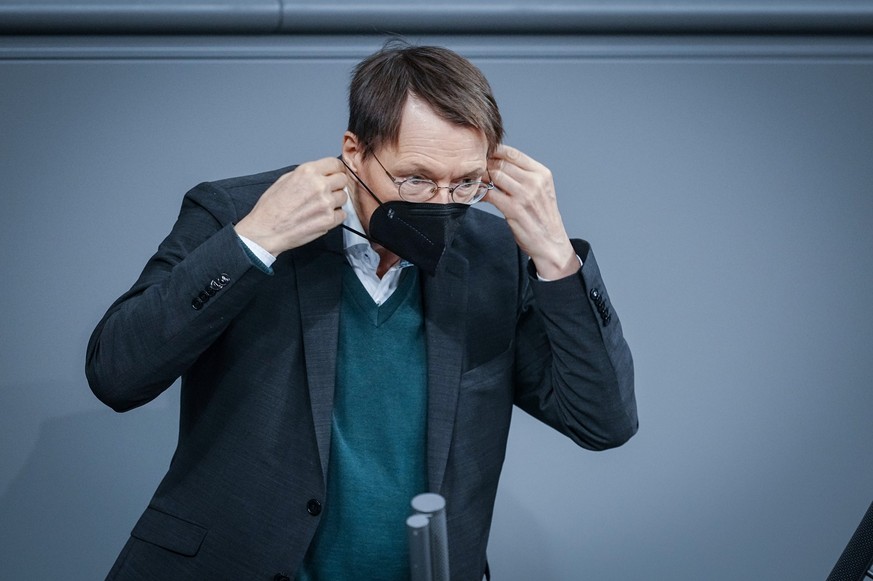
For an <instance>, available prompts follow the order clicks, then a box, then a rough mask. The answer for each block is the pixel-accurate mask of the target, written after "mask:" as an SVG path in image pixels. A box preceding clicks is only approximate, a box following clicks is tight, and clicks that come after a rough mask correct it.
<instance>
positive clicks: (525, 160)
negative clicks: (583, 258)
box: [484, 145, 579, 280]
mask: <svg viewBox="0 0 873 581" xmlns="http://www.w3.org/2000/svg"><path fill="white" fill-rule="evenodd" d="M489 170H490V172H491V179H492V180H494V185H495V186H496V188H495V189H493V190H491V191H489V192H488V195H487V196H485V198H484V199H485V201H487V202H490V203H492V204H493V205H494V207H496V208H497V209H498V210H500V211H501V212H502V213H503V216H504V217H505V218H506V222H507V223H508V224H509V228H510V229H511V230H512V234H513V236H515V241H516V242H517V243H518V246H519V247H520V248H521V250H522V251H523V252H524V253H525V254H527V255H528V256H530V257H531V260H533V262H534V265H535V266H536V268H537V273H538V274H539V275H540V276H541V277H543V278H545V279H549V280H556V279H559V278H563V277H565V276H569V275H571V274H573V273H574V272H576V271H578V270H579V259H578V258H577V257H576V252H575V251H574V250H573V246H572V245H571V244H570V238H569V237H568V236H567V231H566V230H565V229H564V222H563V220H562V219H561V214H560V212H559V211H558V200H557V197H556V195H555V182H554V180H553V179H552V172H551V171H549V168H547V167H546V166H544V165H542V164H541V163H539V162H537V161H536V160H534V159H532V158H530V157H528V156H527V155H525V154H524V153H522V152H521V151H519V150H517V149H515V148H514V147H510V146H508V145H499V146H498V147H497V149H496V150H495V151H494V153H493V154H492V155H491V158H490V159H489Z"/></svg>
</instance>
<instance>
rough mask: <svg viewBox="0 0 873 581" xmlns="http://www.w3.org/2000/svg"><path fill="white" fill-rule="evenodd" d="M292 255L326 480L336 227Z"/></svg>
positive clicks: (337, 268)
mask: <svg viewBox="0 0 873 581" xmlns="http://www.w3.org/2000/svg"><path fill="white" fill-rule="evenodd" d="M293 257H294V263H295V265H296V270H297V295H298V299H299V301H300V313H301V323H302V325H303V352H304V355H305V357H306V377H307V381H308V384H309V399H310V404H311V406H312V419H313V422H314V424H315V439H316V442H317V444H318V453H319V457H320V459H321V470H322V475H323V476H324V478H325V482H326V481H327V466H328V460H329V456H330V431H331V414H332V412H333V395H334V386H335V383H336V350H337V337H338V333H339V313H340V302H341V300H342V276H343V264H344V261H345V258H344V255H343V251H342V229H341V228H335V229H334V230H331V231H330V232H328V233H327V235H325V236H323V237H322V238H319V239H318V240H315V241H313V242H311V243H310V244H307V245H306V246H303V247H301V248H299V249H297V250H296V251H294V252H293Z"/></svg>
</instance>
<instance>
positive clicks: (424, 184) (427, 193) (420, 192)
mask: <svg viewBox="0 0 873 581" xmlns="http://www.w3.org/2000/svg"><path fill="white" fill-rule="evenodd" d="M373 159H375V160H376V163H378V164H379V167H381V168H382V171H384V172H385V175H387V176H388V177H389V178H390V179H391V181H392V182H394V185H395V186H397V193H398V194H399V195H400V197H401V199H403V200H406V201H407V202H427V201H429V200H432V199H433V198H434V196H436V194H437V191H438V190H449V198H451V200H452V201H453V202H456V203H458V204H468V205H472V204H475V203H476V202H478V201H480V200H481V199H482V198H484V197H485V194H487V193H488V191H489V190H493V189H494V182H493V181H489V182H488V183H485V182H482V181H478V180H475V181H474V180H465V181H463V182H461V183H459V184H456V185H454V186H438V185H436V183H435V182H434V181H433V180H428V179H424V178H416V177H412V178H406V179H405V180H401V179H397V178H395V177H394V176H393V175H391V172H389V171H388V170H387V169H385V166H384V165H382V162H381V161H379V158H378V157H376V154H373Z"/></svg>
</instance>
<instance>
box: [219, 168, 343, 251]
mask: <svg viewBox="0 0 873 581" xmlns="http://www.w3.org/2000/svg"><path fill="white" fill-rule="evenodd" d="M348 182H349V180H348V176H347V175H346V172H345V166H343V163H342V162H341V161H340V160H339V159H337V158H335V157H326V158H324V159H320V160H318V161H311V162H308V163H303V164H300V165H299V166H297V169H295V170H294V171H292V172H288V173H286V174H284V175H283V176H282V177H280V178H279V179H278V180H276V182H275V183H274V184H273V185H272V186H270V187H269V188H268V189H267V191H265V192H264V193H263V194H262V195H261V197H260V199H259V200H258V201H257V203H256V204H255V207H254V208H252V211H251V212H249V213H248V215H246V216H245V217H244V218H243V219H242V220H240V221H239V222H238V223H237V225H236V226H235V227H234V228H235V230H236V233H237V234H239V235H240V236H245V237H246V238H248V239H249V240H252V241H253V242H255V243H257V244H258V245H260V246H261V247H263V248H264V250H266V251H267V252H269V253H270V254H272V255H273V256H279V254H281V253H282V252H284V251H286V250H290V249H292V248H297V247H298V246H303V245H304V244H306V243H307V242H310V241H312V240H315V239H316V238H318V237H319V236H323V235H324V234H325V233H327V232H328V231H329V230H332V229H333V228H335V227H337V226H339V225H340V224H342V222H343V220H345V218H346V214H345V212H344V211H343V210H342V206H343V204H344V203H345V201H346V198H347V197H348V196H347V194H346V192H345V190H344V188H345V187H346V186H348Z"/></svg>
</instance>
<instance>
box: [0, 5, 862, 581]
mask: <svg viewBox="0 0 873 581" xmlns="http://www.w3.org/2000/svg"><path fill="white" fill-rule="evenodd" d="M80 4H81V3H80ZM91 4H100V3H99V2H92V3H91ZM103 4H105V5H109V4H110V3H103ZM165 4H166V5H167V6H170V5H171V4H173V3H165ZM174 4H176V5H182V4H184V3H174ZM189 4H190V5H194V4H196V3H189ZM222 4H223V3H221V2H216V3H213V7H214V6H219V7H220V6H221V5H222ZM224 4H227V3H224ZM238 4H240V5H242V6H243V8H242V9H240V11H239V13H238V14H237V15H236V19H235V20H234V19H233V18H230V17H227V18H225V16H222V14H223V13H219V12H220V11H219V10H218V9H215V10H216V11H215V12H214V13H210V14H211V16H210V14H207V15H206V16H205V17H203V18H206V21H209V18H210V17H211V18H213V20H214V22H215V26H216V27H218V29H219V30H222V31H224V30H223V29H221V26H226V27H227V32H230V33H233V34H228V35H225V36H205V35H202V34H201V33H202V32H203V31H202V30H200V29H199V28H198V27H200V26H201V24H200V23H202V22H203V21H204V20H203V18H196V17H191V18H189V19H188V20H185V17H184V14H185V12H184V10H182V11H181V12H180V11H177V13H176V16H175V17H174V16H173V14H172V11H169V10H168V11H165V13H160V10H158V16H157V17H153V18H152V20H149V19H147V18H141V19H139V20H137V19H136V18H134V17H130V18H129V21H130V22H133V23H134V24H131V25H130V26H129V29H125V28H124V26H123V23H124V22H125V20H124V18H125V16H124V15H125V14H128V13H130V11H131V10H133V12H132V13H133V14H134V16H136V14H137V13H136V7H135V6H134V7H133V8H131V7H129V6H128V7H127V8H128V9H129V10H128V12H125V11H124V10H123V9H124V8H125V6H124V3H121V2H119V3H116V4H115V5H113V6H114V8H113V6H110V8H111V9H114V10H115V11H116V12H115V16H114V18H116V21H115V22H119V23H121V24H119V25H118V29H117V30H116V32H118V31H121V32H138V33H149V34H137V35H124V36H119V35H114V36H104V35H103V34H102V33H104V32H107V31H111V26H109V25H107V24H106V21H105V20H101V19H100V18H92V17H90V16H88V15H87V14H86V13H85V12H82V13H80V14H79V15H78V16H77V15H76V13H71V14H72V15H71V14H66V15H64V14H61V15H60V16H59V15H58V14H59V10H60V9H59V8H58V7H57V6H55V8H54V9H53V8H51V7H49V8H46V9H45V10H44V11H43V12H42V13H40V12H39V10H37V9H38V8H40V3H39V2H37V3H33V2H29V3H22V2H18V3H16V2H5V3H3V4H0V32H2V33H4V35H3V36H0V200H2V206H0V208H2V209H3V214H2V217H0V221H2V225H3V226H2V228H0V277H2V279H0V370H2V373H0V443H2V449H0V577H2V578H3V579H45V578H53V577H56V576H57V575H58V574H62V575H63V576H64V577H65V578H68V579H74V580H88V579H96V578H102V577H103V575H105V572H106V571H107V570H108V568H109V566H110V565H111V563H112V561H113V560H114V558H115V555H116V554H117V552H118V551H119V550H120V548H121V546H122V544H123V543H124V541H125V540H126V537H127V535H128V533H129V531H130V528H131V527H132V526H133V524H134V522H135V520H136V518H137V517H138V515H139V514H140V512H141V511H142V509H143V508H144V507H145V505H146V503H147V502H148V499H149V497H150V495H151V493H152V492H153V490H154V488H155V486H156V485H157V482H158V481H159V479H160V478H161V476H163V473H164V471H165V469H166V467H167V465H168V463H169V460H170V456H171V455H172V451H173V448H174V445H175V438H176V423H177V420H178V411H177V405H178V388H177V387H176V386H174V387H173V388H171V389H170V390H169V391H168V392H167V393H166V394H165V395H163V396H161V397H160V398H159V399H158V400H156V401H154V402H152V403H151V404H149V405H148V406H145V407H144V408H140V409H138V410H135V411H132V412H129V413H127V414H123V415H118V414H115V413H114V412H112V411H111V410H109V409H108V408H104V407H102V406H101V404H99V402H98V401H97V400H96V399H95V398H94V397H93V396H92V395H91V393H90V391H89V390H88V387H87V384H86V382H85V378H84V373H83V360H84V350H85V345H86V342H87V339H88V336H89V334H90V332H91V330H92V328H93V326H94V325H95V324H96V322H97V321H98V319H99V318H100V316H101V315H102V313H103V311H104V310H105V309H106V308H107V307H108V305H109V304H110V302H111V301H112V300H114V299H115V298H116V297H117V296H118V295H119V294H121V293H122V292H123V291H124V290H126V289H127V287H128V286H129V285H130V284H131V283H132V282H133V281H134V279H135V278H136V276H137V274H138V273H139V270H140V269H141V267H142V265H143V264H144V263H145V261H146V260H147V258H148V257H149V256H150V255H151V253H152V252H153V251H154V250H155V248H156V246H157V244H158V243H159V242H160V240H161V239H162V238H163V236H164V235H165V234H166V233H167V232H168V231H169V228H170V227H171V225H172V223H173V221H174V219H175V216H176V213H177V211H178V207H179V203H180V201H181V197H182V195H183V194H184V192H185V191H186V190H187V189H189V188H190V187H192V186H193V185H195V184H196V183H198V182H199V181H202V180H206V179H217V178H222V177H227V176H231V175H237V174H242V173H251V172H256V171H261V170H265V169H271V168H274V167H279V166H281V165H285V164H289V163H296V162H301V161H305V160H308V159H314V158H316V157H322V156H327V155H336V154H337V153H338V151H339V147H340V136H341V134H342V131H343V129H344V124H345V115H346V111H345V91H346V88H345V87H346V82H347V79H348V75H349V71H350V69H351V67H352V66H353V64H354V63H355V62H356V61H357V60H359V59H360V58H361V57H363V56H364V55H366V54H368V53H369V52H371V51H372V50H374V49H375V48H377V47H378V46H379V45H380V44H381V42H382V40H383V38H384V37H383V36H381V35H379V34H373V35H369V34H364V35H362V34H359V33H361V32H369V31H370V29H367V27H368V26H369V24H368V23H369V22H371V21H372V22H376V21H382V22H385V23H387V24H385V26H383V27H382V28H380V29H379V30H401V31H403V30H405V31H407V32H408V33H409V37H410V39H411V40H414V41H420V42H435V43H439V44H445V45H447V46H450V47H452V48H454V49H456V50H459V51H460V52H462V53H463V54H465V55H467V56H469V57H470V58H472V59H473V60H474V61H475V62H476V63H477V64H478V65H479V66H480V67H481V68H482V69H483V70H484V71H485V73H486V75H487V76H488V77H489V79H490V80H491V82H492V85H493V87H494V90H495V93H496V95H497V98H498V102H499V103H500V105H501V108H502V111H503V113H504V117H505V119H506V125H507V129H508V137H507V142H508V143H510V144H512V145H515V146H517V147H519V148H521V149H523V150H525V151H526V152H527V153H529V154H530V155H532V156H533V157H535V158H537V159H538V160H540V161H542V162H543V163H545V164H546V165H548V166H549V167H550V168H551V169H552V170H553V173H554V175H555V177H556V181H557V186H558V192H559V198H560V206H561V210H562V213H563V215H564V218H565V221H566V223H567V225H568V230H569V231H570V232H571V233H572V235H575V236H579V237H584V238H586V239H588V240H589V241H591V242H592V244H593V247H594V249H595V251H596V253H597V255H598V261H599V263H600V264H601V266H602V269H603V272H604V276H605V277H606V280H607V283H608V285H609V288H610V295H611V297H612V299H613V302H614V304H615V307H616V309H617V310H618V311H619V312H620V314H621V316H622V321H623V325H624V329H625V332H626V335H627V339H628V341H629V343H630V345H631V348H632V350H633V352H634V356H635V362H636V369H637V390H638V391H637V397H638V401H639V408H640V418H641V429H640V432H639V434H638V435H637V436H636V437H635V438H634V439H633V440H632V441H631V442H630V443H628V444H627V445H626V446H624V447H622V448H619V449H617V450H613V451H609V452H605V453H590V452H585V451H583V450H580V449H578V448H576V447H574V445H573V444H572V443H570V442H569V441H568V440H565V439H564V438H562V437H561V436H559V435H557V434H556V433H554V432H552V431H550V430H549V429H548V428H546V427H545V426H542V425H540V424H538V423H536V422H535V421H533V420H531V419H530V418H528V417H527V416H525V415H524V414H523V413H517V414H516V416H515V418H514V425H513V431H512V434H511V437H510V442H509V451H508V457H507V461H506V465H505V469H504V475H503V478H502V481H501V488H500V491H499V497H498V503H497V507H496V514H495V518H494V526H493V531H492V535H491V540H490V545H489V556H490V559H491V561H492V570H493V572H494V576H495V579H496V580H497V581H505V580H508V581H515V580H519V581H520V580H527V579H542V580H547V581H548V580H575V579H591V580H612V579H615V580H625V579H634V578H640V579H659V580H660V579H665V580H666V579H670V580H689V581H690V580H699V579H709V580H740V579H743V580H745V579H809V580H814V579H824V578H825V577H826V576H827V574H828V572H829V571H830V569H831V567H832V566H833V564H834V562H835V561H836V559H837V557H838V556H839V554H840V552H841V550H842V548H843V547H844V546H845V544H846V542H847V541H848V539H849V537H850V536H851V534H852V532H853V531H854V529H855V526H856V525H857V523H858V521H859V520H860V518H861V516H862V515H863V513H864V511H865V510H866V508H867V506H868V505H869V503H870V501H871V500H873V461H871V460H873V454H871V442H873V421H871V414H870V411H871V409H873V391H871V381H870V377H871V375H873V353H871V346H873V308H871V301H870V293H871V289H873V227H871V226H873V195H871V193H873V192H871V184H873V163H871V153H873V107H871V101H873V42H871V40H873V38H871V35H870V27H869V24H870V12H869V10H868V9H867V8H866V5H865V4H864V3H858V2H843V3H827V4H825V3H823V2H819V3H815V2H794V3H790V4H791V5H792V6H793V8H792V7H789V8H783V9H780V10H776V11H775V12H774V11H773V10H774V8H773V6H771V5H768V4H766V3H760V2H758V3H747V4H745V5H743V6H745V12H743V11H741V10H734V9H732V8H731V7H730V6H729V5H725V4H724V3H715V2H713V3H705V4H703V7H702V8H700V9H698V8H695V7H694V5H693V4H692V3H690V2H689V3H685V4H683V3H681V2H680V3H673V4H672V6H673V8H674V9H675V10H673V12H670V11H669V10H666V11H665V10H664V9H663V7H661V6H658V3H654V2H651V3H645V2H636V3H634V2H619V3H614V4H613V5H612V7H611V8H603V7H600V8H598V7H597V6H596V5H595V4H593V3H591V4H589V3H573V4H571V3H569V2H567V3H564V4H560V3H559V4H556V5H553V7H554V6H557V7H558V9H557V12H554V13H551V14H545V16H544V15H543V14H542V13H535V12H536V9H535V8H530V7H528V8H524V6H523V3H521V2H518V3H513V2H508V3H504V5H496V4H494V5H492V4H486V3H478V4H472V5H470V6H472V7H473V9H478V10H479V12H477V13H475V14H473V16H474V17H475V18H485V20H477V21H475V22H473V23H471V21H470V14H472V13H469V12H466V13H465V12H464V11H465V10H471V8H463V7H459V6H453V5H447V4H446V5H443V4H440V3H437V4H435V5H434V4H432V3H430V4H428V5H427V6H430V7H431V8H429V9H427V10H425V9H424V8H423V6H424V5H421V4H420V3H403V4H400V3H397V4H395V5H390V4H389V5H380V6H381V8H379V7H376V8H367V7H366V5H365V4H363V3H354V2H347V3H340V4H337V5H335V6H333V7H332V8H331V6H330V5H321V3H318V2H307V3H299V4H298V5H289V4H287V3H279V4H275V5H274V4H271V3H267V2H264V3H263V5H261V4H259V3H257V2H250V3H242V2H241V3H238ZM159 5H161V4H160V3H159ZM228 5H229V4H228ZM410 6H411V7H412V9H410ZM501 6H502V7H503V8H508V9H509V11H510V14H509V15H507V14H505V13H504V12H506V11H505V10H502V9H501ZM343 7H345V9H344V10H343ZM677 7H678V8H677ZM194 8H197V6H194ZM419 9H420V13H419V14H418V15H416V11H417V10H419ZM192 10H193V12H192V13H196V10H194V9H192ZM295 10H297V12H294V11H295ZM331 10H334V12H331ZM380 10H381V12H380ZM428 10H430V12H428ZM512 10H515V12H512ZM525 10H528V12H524V11H525ZM531 10H533V11H534V12H531ZM562 10H563V12H561V11H562ZM28 11H29V12H28ZM337 11H338V12H337ZM489 11H490V12H489ZM610 11H611V12H610ZM110 12H111V10H110ZM279 12H281V13H282V14H284V15H285V17H284V20H282V21H281V22H282V24H277V22H279V21H278V20H276V18H274V17H275V16H276V14H278V13H279ZM289 13H293V14H298V15H299V16H300V20H299V21H295V20H294V18H290V17H288V14H289ZM489 13H490V15H491V16H493V19H491V20H488V19H487V16H488V15H489ZM82 14H85V16H82ZM161 14H163V16H161ZM179 14H182V16H181V17H180V16H179ZM513 14H514V16H513ZM719 14H720V15H721V18H719ZM110 16H111V14H110ZM304 17H306V18H309V19H310V20H308V21H306V20H305V19H304ZM88 18H91V20H90V21H89V20H88ZM162 18H165V20H161V19H162ZM174 18H175V20H173V19H174ZM223 18H224V20H222V19H223ZM367 18H369V19H370V20H366V19H367ZM537 18H539V19H540V20H537ZM356 19H358V27H357V28H356V27H355V20H356ZM404 19H405V20H404ZM574 19H575V20H574ZM152 21H155V22H157V24H154V25H153V26H154V29H150V28H149V26H152V25H151V24H149V23H150V22H152ZM167 22H176V23H177V25H178V30H176V32H179V33H182V34H179V35H175V36H163V35H156V34H153V33H154V32H155V30H158V29H160V28H161V26H165V25H166V23H167ZM222 22H223V23H224V24H222ZM295 22H298V24H294V23H295ZM300 22H304V23H306V22H308V23H309V24H308V26H310V27H311V28H310V31H316V32H318V33H319V34H317V35H312V34H303V33H302V32H306V31H300V30H296V29H295V28H294V27H295V26H303V24H300ZM489 22H491V23H496V24H494V26H493V27H492V28H490V31H491V32H493V33H494V34H491V35H484V34H474V35H470V36H467V35H460V34H445V32H446V29H448V30H449V31H453V30H454V29H453V27H457V26H460V24H459V23H466V24H465V26H467V25H468V26H471V27H472V28H475V26H478V27H480V29H483V28H487V27H488V23H489ZM525 22H528V23H529V24H530V26H529V27H528V29H527V30H525ZM538 22H539V23H541V24H537V23H538ZM560 22H563V23H564V26H565V29H563V30H561V29H560V27H559V26H558V24H556V23H560ZM573 22H575V24H572V23H573ZM46 23H48V24H50V25H51V26H54V27H56V28H55V29H54V30H47V28H50V27H49V26H48V24H46ZM137 23H138V24H137ZM319 23H320V24H319ZM549 23H551V24H552V25H554V26H555V27H556V28H555V30H560V31H561V32H562V34H561V35H553V34H544V30H543V29H545V28H548V27H549ZM568 23H569V24H568ZM110 24H111V22H110ZM571 24H572V25H571ZM392 25H396V28H393V29H392V28H391V26H392ZM538 26H539V27H540V28H537V27H538ZM41 27H42V29H41ZM137 27H139V28H137ZM283 27H284V30H283ZM262 28H263V30H262ZM516 29H518V30H516ZM276 30H280V32H283V34H274V32H275V31H276ZM840 31H842V33H841V34H835V33H836V32H840ZM46 32H61V33H69V34H70V35H65V36H58V35H56V34H49V35H42V33H46ZM520 32H522V33H523V32H526V34H520ZM23 33H40V34H41V35H31V36H25V35H24V34H23ZM73 33H75V34H73ZM86 33H87V34H86ZM653 33H658V34H653ZM772 33H779V34H778V35H776V34H772Z"/></svg>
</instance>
